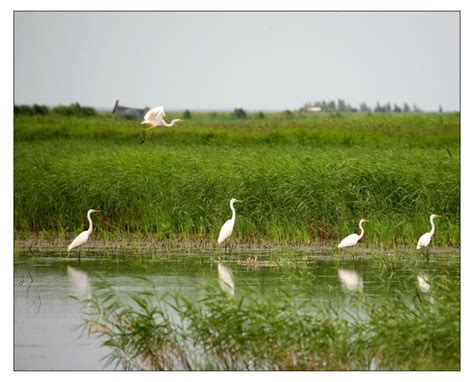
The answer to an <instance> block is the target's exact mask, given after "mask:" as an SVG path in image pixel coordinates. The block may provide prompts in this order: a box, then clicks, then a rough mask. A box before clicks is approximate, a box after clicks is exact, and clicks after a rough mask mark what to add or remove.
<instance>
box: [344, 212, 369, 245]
mask: <svg viewBox="0 0 474 382" xmlns="http://www.w3.org/2000/svg"><path fill="white" fill-rule="evenodd" d="M368 222H369V220H365V219H361V220H360V221H359V228H360V234H359V235H357V234H356V233H353V234H350V235H349V236H346V237H345V238H344V239H342V240H341V242H340V243H339V245H338V246H337V248H346V247H352V246H354V245H356V244H357V243H358V242H359V240H360V239H362V237H363V236H364V226H363V225H362V224H364V223H368Z"/></svg>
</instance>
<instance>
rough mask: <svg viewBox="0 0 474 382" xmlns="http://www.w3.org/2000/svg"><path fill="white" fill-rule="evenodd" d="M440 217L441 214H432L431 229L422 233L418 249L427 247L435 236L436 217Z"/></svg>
mask: <svg viewBox="0 0 474 382" xmlns="http://www.w3.org/2000/svg"><path fill="white" fill-rule="evenodd" d="M440 217H441V216H440V215H436V214H431V215H430V224H431V231H430V232H426V233H424V234H423V235H421V237H420V238H419V239H418V244H417V245H416V249H420V248H422V247H427V246H428V245H429V244H430V241H431V238H432V237H433V235H434V233H435V225H434V219H435V218H440Z"/></svg>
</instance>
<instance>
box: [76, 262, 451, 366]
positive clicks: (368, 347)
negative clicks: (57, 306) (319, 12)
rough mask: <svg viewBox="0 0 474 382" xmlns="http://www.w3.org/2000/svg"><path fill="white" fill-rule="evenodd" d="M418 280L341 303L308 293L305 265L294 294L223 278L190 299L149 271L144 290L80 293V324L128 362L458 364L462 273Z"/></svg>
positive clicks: (114, 359) (118, 362)
mask: <svg viewBox="0 0 474 382" xmlns="http://www.w3.org/2000/svg"><path fill="white" fill-rule="evenodd" d="M375 261H377V260H375ZM413 271H414V268H411V272H413ZM412 279H413V280H412ZM412 279H411V278H410V279H409V280H410V281H413V283H412V284H410V285H408V286H404V287H403V288H401V289H396V290H393V291H390V292H389V293H388V295H386V294H384V295H383V296H379V297H377V296H370V295H369V294H367V293H365V292H364V291H358V292H346V294H347V296H346V298H344V299H342V300H340V301H338V302H335V300H332V299H331V300H328V301H326V302H324V301H318V300H316V299H314V298H307V297H305V293H303V291H302V289H301V284H303V285H306V288H309V289H310V288H314V286H312V280H310V279H308V278H306V277H305V275H304V274H303V275H302V277H301V280H299V281H300V284H299V291H298V292H297V293H295V291H294V290H292V289H288V290H283V289H275V290H273V291H272V293H271V294H268V292H267V293H264V292H262V291H257V290H255V289H253V288H250V287H240V289H239V292H238V294H237V295H236V297H229V296H228V295H227V294H226V293H225V292H223V291H221V290H220V289H218V288H217V282H216V283H214V284H213V283H210V284H209V285H207V287H205V289H204V294H203V296H202V298H201V299H193V300H190V299H188V298H186V297H184V296H182V295H181V294H179V293H176V294H168V295H160V294H159V293H158V292H157V291H156V290H155V289H154V286H153V285H152V284H151V283H148V282H147V281H146V279H145V280H144V281H145V283H144V285H146V286H147V287H146V288H143V290H142V291H141V292H140V293H139V294H138V293H130V294H127V295H123V294H120V293H118V292H116V291H115V290H114V289H113V288H111V287H110V286H108V285H107V284H105V283H99V284H98V285H96V286H94V295H93V298H92V299H90V300H83V301H82V304H83V314H84V316H83V326H82V329H83V332H84V333H88V334H90V335H95V336H99V338H101V339H102V343H103V345H104V346H107V348H108V351H109V354H108V357H107V362H109V364H113V365H114V366H115V367H116V368H123V369H145V370H148V369H151V370H459V367H460V343H459V339H460V326H459V324H460V306H459V282H458V280H457V279H456V278H455V277H454V278H453V277H451V276H449V275H437V276H434V277H432V278H431V279H430V283H431V285H432V288H431V290H430V292H429V293H427V294H423V293H421V292H419V291H418V290H417V289H416V284H415V280H416V273H413V278H412ZM308 293H310V294H313V293H314V292H312V291H310V292H308Z"/></svg>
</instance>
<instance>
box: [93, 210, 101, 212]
mask: <svg viewBox="0 0 474 382" xmlns="http://www.w3.org/2000/svg"><path fill="white" fill-rule="evenodd" d="M94 212H102V211H101V210H94Z"/></svg>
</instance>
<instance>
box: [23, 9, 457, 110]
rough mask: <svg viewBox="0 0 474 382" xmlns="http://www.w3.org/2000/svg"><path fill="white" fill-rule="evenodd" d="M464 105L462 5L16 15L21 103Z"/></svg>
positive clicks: (219, 106)
mask: <svg viewBox="0 0 474 382" xmlns="http://www.w3.org/2000/svg"><path fill="white" fill-rule="evenodd" d="M337 98H343V99H344V100H346V101H347V102H350V103H351V104H352V105H354V106H358V105H359V103H361V102H367V103H368V104H369V105H371V106H373V105H374V104H375V103H376V102H377V101H380V102H382V103H385V102H387V101H390V102H392V103H393V102H396V103H399V104H401V103H403V102H408V103H409V104H410V105H412V104H414V103H416V104H417V105H418V106H420V107H421V108H423V109H425V110H437V109H438V105H443V107H444V109H445V110H458V108H459V107H458V104H459V14H458V13H454V12H451V13H449V12H443V13H439V12H436V13H429V12H423V13H420V12H413V13H406V12H396V13H395V12H394V13H361V12H359V13H354V12H353V13H338V12H333V13H326V12H321V13H319V12H298V13H271V12H265V13H248V12H234V13H221V12H215V13H209V12H194V13H193V12H174V13H173V12H171V13H170V12H166V13H165V12H152V13H119V12H117V13H111V12H102V13H100V12H99V13H92V12H77V13H63V12H54V13H50V12H42V13H35V12H16V13H15V103H17V104H32V103H39V104H47V105H57V104H69V103H71V102H76V101H77V102H79V103H81V104H84V105H91V106H95V107H110V108H112V106H113V104H114V102H115V100H116V99H119V100H120V101H121V103H123V104H125V105H128V106H138V107H141V106H147V105H148V106H155V105H165V106H167V108H168V109H191V110H193V109H194V110H196V109H216V110H217V109H233V108H235V107H243V108H245V109H248V110H281V109H294V108H298V107H300V106H302V105H303V104H304V103H305V102H308V101H315V100H331V99H334V100H336V99H337Z"/></svg>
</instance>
